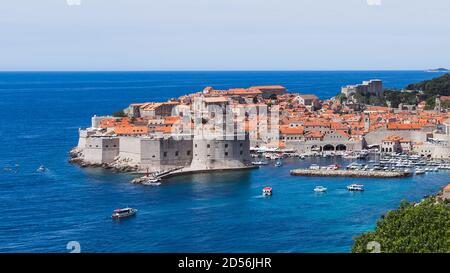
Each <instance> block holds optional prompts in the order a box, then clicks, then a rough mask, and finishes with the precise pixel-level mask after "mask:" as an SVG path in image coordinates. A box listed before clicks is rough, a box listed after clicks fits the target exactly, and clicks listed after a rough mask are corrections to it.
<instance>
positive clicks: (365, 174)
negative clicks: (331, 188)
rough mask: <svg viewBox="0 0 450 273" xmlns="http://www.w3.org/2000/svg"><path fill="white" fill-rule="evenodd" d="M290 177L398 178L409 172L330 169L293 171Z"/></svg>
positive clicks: (405, 175) (406, 175)
mask: <svg viewBox="0 0 450 273" xmlns="http://www.w3.org/2000/svg"><path fill="white" fill-rule="evenodd" d="M290 174H291V175H297V176H344V177H358V178H400V177H408V176H411V175H412V173H410V172H400V171H388V172H386V171H369V170H332V169H319V170H311V169H294V170H291V171H290Z"/></svg>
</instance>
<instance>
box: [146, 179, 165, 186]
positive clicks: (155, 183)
mask: <svg viewBox="0 0 450 273" xmlns="http://www.w3.org/2000/svg"><path fill="white" fill-rule="evenodd" d="M159 181H161V178H154V179H148V180H145V181H143V182H142V185H145V186H159V185H161V182H159Z"/></svg>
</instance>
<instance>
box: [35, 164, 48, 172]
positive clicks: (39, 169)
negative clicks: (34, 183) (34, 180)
mask: <svg viewBox="0 0 450 273" xmlns="http://www.w3.org/2000/svg"><path fill="white" fill-rule="evenodd" d="M45 170H46V169H45V167H44V165H41V166H39V168H37V170H36V171H37V172H40V173H43V172H45Z"/></svg>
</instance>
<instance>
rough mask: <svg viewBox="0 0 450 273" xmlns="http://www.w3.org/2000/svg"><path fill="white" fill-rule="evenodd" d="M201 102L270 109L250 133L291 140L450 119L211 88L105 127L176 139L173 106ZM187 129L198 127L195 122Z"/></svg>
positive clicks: (259, 90) (280, 90)
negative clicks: (263, 130) (262, 132)
mask: <svg viewBox="0 0 450 273" xmlns="http://www.w3.org/2000/svg"><path fill="white" fill-rule="evenodd" d="M198 98H201V99H202V100H204V101H206V102H207V103H211V104H219V105H221V104H227V105H228V106H231V107H234V108H239V107H243V108H252V107H253V108H255V107H256V108H258V107H266V108H267V109H268V112H267V113H266V112H262V113H261V112H258V111H256V112H249V113H248V114H247V115H246V116H245V118H244V120H241V121H239V124H240V125H241V126H242V127H243V130H244V131H245V132H248V133H250V134H251V133H253V134H254V135H257V134H258V132H259V129H260V128H259V126H266V127H267V126H269V127H271V128H269V129H270V130H271V131H272V132H273V131H274V130H276V131H278V132H279V135H280V136H281V137H280V139H285V138H284V137H283V136H285V137H286V136H290V135H296V136H297V135H301V136H303V137H304V138H305V139H320V138H322V137H323V136H324V134H326V133H327V132H337V133H338V134H340V135H342V136H344V137H345V138H348V139H354V140H361V139H362V137H363V136H364V135H365V134H367V133H369V132H372V131H376V130H378V129H387V130H420V129H422V128H424V127H430V128H436V126H438V125H440V124H442V123H443V122H444V121H446V120H448V119H449V117H450V115H449V113H446V112H443V111H429V110H425V109H424V106H425V105H424V103H419V104H418V105H417V106H416V107H415V109H414V111H396V109H392V108H390V107H384V106H370V105H365V106H364V109H362V110H354V109H353V108H352V107H350V106H349V105H346V104H345V102H343V103H341V102H340V101H339V100H337V99H334V98H330V99H324V100H321V99H319V98H318V97H317V96H316V95H314V94H302V93H296V92H293V91H290V92H287V89H286V88H285V87H283V86H279V85H275V86H253V87H249V88H232V89H228V90H217V89H214V88H213V87H206V88H204V90H202V91H199V92H195V93H192V94H187V95H184V96H181V97H178V98H172V99H170V100H169V101H167V102H144V103H133V104H130V106H129V107H128V108H127V109H126V110H125V114H126V116H125V117H107V118H103V119H102V120H101V122H100V127H101V128H103V129H108V131H109V132H110V133H111V134H116V135H148V134H162V135H164V134H172V133H173V132H174V128H175V127H176V125H177V124H179V123H180V122H182V120H183V118H182V117H180V115H176V116H174V115H173V111H169V110H172V109H173V108H174V107H181V108H184V109H188V110H192V105H193V103H194V100H195V99H198ZM275 107H276V111H278V116H277V122H276V123H275V124H274V123H273V120H271V119H273V117H272V115H271V111H272V112H273V111H274V110H273V109H275ZM365 118H366V120H365ZM367 118H369V120H370V122H369V123H367ZM367 124H370V125H369V126H367ZM188 126H190V127H193V126H194V124H193V121H191V124H188ZM280 146H282V141H281V142H280Z"/></svg>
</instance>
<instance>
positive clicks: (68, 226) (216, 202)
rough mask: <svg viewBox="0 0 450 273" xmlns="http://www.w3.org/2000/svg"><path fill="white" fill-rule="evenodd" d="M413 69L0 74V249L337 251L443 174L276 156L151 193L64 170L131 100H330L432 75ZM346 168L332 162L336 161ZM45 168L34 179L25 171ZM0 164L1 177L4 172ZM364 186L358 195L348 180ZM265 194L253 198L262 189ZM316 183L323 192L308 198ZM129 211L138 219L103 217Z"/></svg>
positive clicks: (440, 181) (434, 185)
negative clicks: (220, 92)
mask: <svg viewBox="0 0 450 273" xmlns="http://www.w3.org/2000/svg"><path fill="white" fill-rule="evenodd" d="M435 76H436V74H435V73H425V72H420V71H391V72H389V71H384V72H383V71H364V72H351V71H348V72H332V71H330V72H140V73H136V72H126V73H124V72H114V73H0V109H2V110H1V111H2V118H1V122H0V137H1V138H2V145H1V146H0V155H1V157H0V167H1V168H0V210H1V211H2V217H1V220H2V221H0V252H68V250H67V249H66V244H67V243H68V242H69V241H78V242H79V243H80V245H81V251H82V252H348V251H349V250H350V247H351V244H352V237H353V236H355V235H357V234H359V233H361V232H363V231H367V230H371V229H373V228H374V225H375V222H376V220H377V219H378V218H379V216H380V215H382V214H383V213H384V212H385V211H386V210H389V209H393V208H396V207H397V206H398V204H399V202H400V200H401V199H408V200H410V201H414V200H420V199H421V198H422V197H423V196H424V195H428V194H433V193H435V192H436V191H437V190H439V188H440V187H441V186H443V185H446V184H447V183H449V179H448V177H449V173H448V172H439V173H430V174H427V175H424V176H419V177H413V178H405V179H362V180H361V179H360V180H356V179H350V178H304V177H292V176H290V175H289V170H290V169H292V168H296V167H302V166H309V164H311V163H318V162H319V163H323V164H329V163H332V162H331V161H332V159H322V158H317V159H307V160H304V161H302V160H287V161H286V162H285V164H284V165H283V166H282V167H281V168H276V167H273V166H264V167H261V168H260V169H255V170H251V171H236V172H222V173H216V174H198V175H192V176H184V177H176V178H172V179H170V180H168V181H167V183H165V184H163V185H161V186H159V187H144V186H139V185H132V184H130V183H129V181H130V179H131V177H130V176H129V175H127V174H116V173H111V172H108V171H103V170H100V169H81V168H78V167H76V166H72V165H70V164H68V163H67V159H68V155H67V152H68V151H69V150H70V148H72V147H73V146H75V145H76V142H77V130H78V128H79V127H86V126H88V125H89V123H90V116H91V115H93V114H97V115H101V114H107V113H110V112H113V111H115V110H117V109H120V108H123V107H125V106H126V105H127V104H129V103H132V102H139V101H146V100H166V99H167V98H170V97H176V96H179V95H182V94H184V93H187V92H194V91H197V90H201V89H202V88H203V87H204V86H206V85H213V86H215V87H217V88H228V87H241V86H249V85H262V84H282V85H285V86H286V87H288V88H289V89H291V90H293V91H296V92H303V93H310V92H313V93H316V94H318V95H320V96H321V97H322V98H326V97H330V96H332V95H334V94H335V93H337V92H338V91H339V87H340V86H341V85H345V84H352V83H358V82H360V81H362V80H365V79H370V78H381V79H382V80H384V82H385V85H387V86H389V87H403V86H405V85H406V84H408V83H412V82H417V81H420V80H423V79H429V78H431V77H435ZM346 163H347V162H342V164H346ZM40 164H44V165H45V166H46V167H48V171H47V172H45V173H37V172H36V168H37V167H38V166H39V165H40ZM5 167H8V168H11V169H12V170H8V169H7V170H4V168H5ZM354 182H358V183H363V184H365V187H366V191H365V192H362V193H358V192H348V191H347V190H346V189H345V186H346V185H348V184H350V183H354ZM266 185H271V186H272V187H273V189H274V195H273V196H272V197H270V198H262V197H261V190H262V187H264V186H266ZM316 185H323V186H325V187H327V188H328V192H327V193H324V194H317V193H314V192H313V188H314V187H315V186H316ZM123 206H132V207H135V208H137V209H139V212H138V215H137V216H136V217H134V218H130V219H127V220H124V221H118V222H113V221H111V219H110V218H109V216H110V215H111V212H112V210H113V209H115V208H117V207H123Z"/></svg>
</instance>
